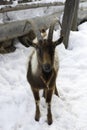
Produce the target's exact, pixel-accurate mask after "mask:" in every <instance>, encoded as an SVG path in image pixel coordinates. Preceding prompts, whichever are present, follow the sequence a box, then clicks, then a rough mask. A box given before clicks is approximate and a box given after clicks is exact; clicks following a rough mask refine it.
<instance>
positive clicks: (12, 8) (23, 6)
mask: <svg viewBox="0 0 87 130" xmlns="http://www.w3.org/2000/svg"><path fill="white" fill-rule="evenodd" d="M63 5H64V4H63V3H62V2H51V3H41V2H39V3H32V4H18V5H16V6H12V5H10V6H9V5H7V6H3V7H1V8H0V13H4V12H9V11H18V10H25V9H31V8H41V7H49V6H63Z"/></svg>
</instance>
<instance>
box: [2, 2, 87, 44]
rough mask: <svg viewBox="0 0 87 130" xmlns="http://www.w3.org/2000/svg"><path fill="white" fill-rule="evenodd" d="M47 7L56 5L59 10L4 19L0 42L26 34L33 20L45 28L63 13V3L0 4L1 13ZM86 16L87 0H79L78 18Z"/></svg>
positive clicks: (39, 26)
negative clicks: (25, 17) (24, 17)
mask: <svg viewBox="0 0 87 130" xmlns="http://www.w3.org/2000/svg"><path fill="white" fill-rule="evenodd" d="M42 7H44V8H46V9H47V8H48V9H49V7H50V8H51V7H54V8H55V7H57V8H58V9H59V10H58V11H57V12H56V13H54V12H53V13H52V14H50V15H49V13H48V15H45V16H42V17H41V16H40V17H34V18H29V19H24V20H22V19H21V20H20V19H19V20H15V19H14V20H13V21H6V22H4V23H3V22H2V23H1V24H0V42H1V41H5V40H9V39H13V38H16V37H18V36H22V35H24V34H28V33H29V31H30V30H32V29H33V26H31V23H32V21H34V23H35V24H37V26H38V28H39V29H40V30H41V29H43V28H44V29H47V28H48V27H49V25H50V23H51V22H52V20H54V19H57V18H60V16H61V14H62V13H63V10H64V3H61V2H53V3H41V2H39V3H37V4H35V3H33V4H31V3H28V4H23V5H22V4H20V5H15V6H13V5H7V6H1V7H0V13H1V14H3V13H5V12H12V11H13V12H14V11H20V10H25V9H31V8H32V9H36V8H42ZM84 17H86V18H87V2H86V0H81V2H80V6H79V15H78V18H79V20H81V19H82V18H84ZM27 21H28V23H30V24H28V26H27V28H26V29H25V30H24V26H25V24H26V22H27Z"/></svg>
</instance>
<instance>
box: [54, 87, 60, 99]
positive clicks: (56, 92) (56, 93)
mask: <svg viewBox="0 0 87 130" xmlns="http://www.w3.org/2000/svg"><path fill="white" fill-rule="evenodd" d="M54 93H55V95H56V96H58V97H59V93H58V90H57V87H56V85H55V91H54Z"/></svg>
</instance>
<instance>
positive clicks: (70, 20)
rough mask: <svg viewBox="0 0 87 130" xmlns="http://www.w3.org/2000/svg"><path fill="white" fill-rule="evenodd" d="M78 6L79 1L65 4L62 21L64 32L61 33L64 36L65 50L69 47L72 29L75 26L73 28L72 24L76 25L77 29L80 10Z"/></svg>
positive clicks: (70, 0)
mask: <svg viewBox="0 0 87 130" xmlns="http://www.w3.org/2000/svg"><path fill="white" fill-rule="evenodd" d="M77 4H79V0H66V3H65V9H64V15H63V21H62V31H61V35H63V36H64V40H63V43H64V45H65V48H67V47H68V40H69V34H70V30H71V27H72V28H74V25H73V26H72V24H75V27H76V21H77V20H76V19H77V10H78V8H77V7H78V6H77ZM75 13H76V14H75Z"/></svg>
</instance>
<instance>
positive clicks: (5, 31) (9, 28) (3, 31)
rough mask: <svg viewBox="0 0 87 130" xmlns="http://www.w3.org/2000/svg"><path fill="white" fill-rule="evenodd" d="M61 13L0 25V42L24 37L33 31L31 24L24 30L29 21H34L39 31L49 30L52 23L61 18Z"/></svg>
mask: <svg viewBox="0 0 87 130" xmlns="http://www.w3.org/2000/svg"><path fill="white" fill-rule="evenodd" d="M59 15H60V14H59V13H54V14H52V15H48V16H43V17H36V18H33V19H29V20H28V19H27V20H21V21H20V20H19V21H14V22H10V23H4V24H0V41H5V40H8V39H12V38H16V37H18V36H22V35H24V34H27V33H28V32H29V31H30V30H32V29H33V27H32V26H31V24H27V27H26V29H25V30H24V27H25V24H26V22H27V21H30V22H31V21H32V20H33V21H34V23H35V24H36V25H37V27H38V29H40V30H41V29H43V28H44V29H47V28H48V27H49V25H50V24H51V22H52V21H53V20H54V19H55V18H58V17H59Z"/></svg>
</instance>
